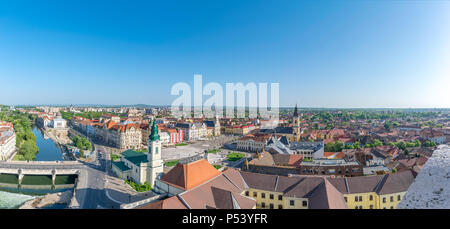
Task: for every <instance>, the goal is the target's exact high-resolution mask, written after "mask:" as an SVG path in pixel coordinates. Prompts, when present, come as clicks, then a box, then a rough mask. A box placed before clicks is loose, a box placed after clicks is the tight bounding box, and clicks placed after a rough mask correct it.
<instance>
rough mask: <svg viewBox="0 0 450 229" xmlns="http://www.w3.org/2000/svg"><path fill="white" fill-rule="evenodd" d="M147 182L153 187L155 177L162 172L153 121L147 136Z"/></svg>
mask: <svg viewBox="0 0 450 229" xmlns="http://www.w3.org/2000/svg"><path fill="white" fill-rule="evenodd" d="M147 160H148V170H149V171H148V172H147V177H148V179H147V180H148V183H149V184H150V185H151V186H152V188H154V187H155V181H156V178H158V177H159V176H160V175H161V174H162V173H163V161H162V159H161V140H160V139H159V134H158V126H157V125H156V121H155V120H154V121H153V125H152V130H151V133H150V135H149V137H148V154H147Z"/></svg>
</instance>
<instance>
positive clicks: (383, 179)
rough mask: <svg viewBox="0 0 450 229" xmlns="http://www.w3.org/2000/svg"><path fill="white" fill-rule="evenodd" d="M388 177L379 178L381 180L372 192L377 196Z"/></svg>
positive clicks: (386, 175)
mask: <svg viewBox="0 0 450 229" xmlns="http://www.w3.org/2000/svg"><path fill="white" fill-rule="evenodd" d="M388 176H389V174H385V175H383V177H382V178H381V180H380V181H379V182H378V184H377V186H376V187H375V190H373V191H374V192H376V193H377V194H379V192H380V191H381V189H382V188H383V186H384V184H385V183H386V180H387V178H388Z"/></svg>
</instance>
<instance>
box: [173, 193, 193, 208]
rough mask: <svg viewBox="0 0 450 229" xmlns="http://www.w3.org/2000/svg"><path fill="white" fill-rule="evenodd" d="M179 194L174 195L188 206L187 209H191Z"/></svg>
mask: <svg viewBox="0 0 450 229" xmlns="http://www.w3.org/2000/svg"><path fill="white" fill-rule="evenodd" d="M180 194H182V193H180ZM180 194H178V195H176V197H177V198H178V199H179V200H180V201H181V202H182V203H183V204H184V205H185V206H186V207H187V208H188V209H192V208H191V206H189V204H188V203H187V202H186V201H185V200H184V199H183V197H182V196H181V195H180Z"/></svg>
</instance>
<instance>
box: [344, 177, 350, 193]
mask: <svg viewBox="0 0 450 229" xmlns="http://www.w3.org/2000/svg"><path fill="white" fill-rule="evenodd" d="M344 182H345V189H346V190H347V193H350V188H349V187H348V182H347V177H344Z"/></svg>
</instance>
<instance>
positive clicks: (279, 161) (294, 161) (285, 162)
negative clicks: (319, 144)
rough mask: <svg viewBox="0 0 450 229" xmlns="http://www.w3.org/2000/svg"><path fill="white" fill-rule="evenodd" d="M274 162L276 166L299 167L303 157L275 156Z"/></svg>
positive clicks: (296, 155)
mask: <svg viewBox="0 0 450 229" xmlns="http://www.w3.org/2000/svg"><path fill="white" fill-rule="evenodd" d="M272 157H273V161H274V163H275V164H276V165H281V166H295V167H298V166H300V164H301V163H302V159H303V156H302V155H298V154H292V155H291V154H273V155H272Z"/></svg>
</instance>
